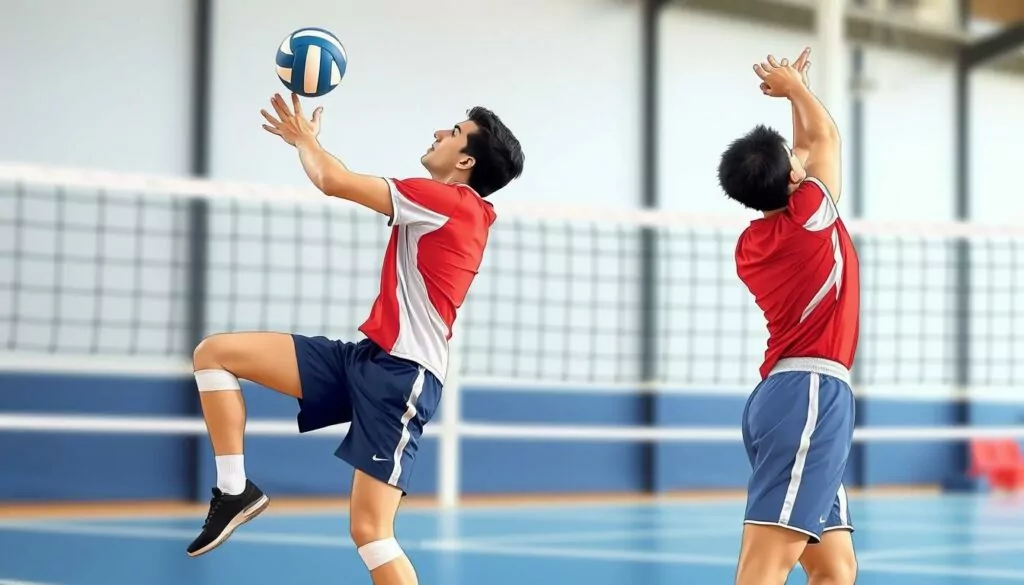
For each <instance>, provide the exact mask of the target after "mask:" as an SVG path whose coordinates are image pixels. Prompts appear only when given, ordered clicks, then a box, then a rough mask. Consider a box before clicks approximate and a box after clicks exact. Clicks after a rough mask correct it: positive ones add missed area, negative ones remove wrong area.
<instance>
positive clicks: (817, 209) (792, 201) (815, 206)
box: [786, 177, 839, 232]
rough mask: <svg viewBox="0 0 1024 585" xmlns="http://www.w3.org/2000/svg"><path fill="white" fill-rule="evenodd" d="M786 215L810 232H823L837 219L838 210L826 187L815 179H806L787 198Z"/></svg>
mask: <svg viewBox="0 0 1024 585" xmlns="http://www.w3.org/2000/svg"><path fill="white" fill-rule="evenodd" d="M786 211H787V213H788V214H789V215H790V217H792V218H793V219H794V220H795V221H796V222H797V223H799V224H801V225H803V227H804V228H805V229H807V230H808V231H812V232H817V231H821V230H824V229H826V228H828V227H830V226H831V225H833V224H834V223H835V222H836V221H837V220H838V219H839V209H838V208H837V207H836V204H835V202H834V201H833V200H832V197H831V195H829V192H828V187H826V186H825V184H824V183H822V182H821V180H819V179H817V178H815V177H807V178H806V179H804V181H803V182H802V183H801V184H800V186H799V187H797V188H796V190H794V191H793V193H792V194H790V196H789V204H788V206H787V210H786Z"/></svg>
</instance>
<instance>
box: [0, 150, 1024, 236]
mask: <svg viewBox="0 0 1024 585" xmlns="http://www.w3.org/2000/svg"><path fill="white" fill-rule="evenodd" d="M4 182H7V183H14V184H21V185H33V186H37V187H45V186H49V187H62V188H65V189H92V190H96V191H102V192H103V193H104V194H105V195H108V196H111V195H112V196H123V197H137V196H151V197H157V198H168V197H185V198H194V197H204V198H208V199H211V200H216V199H242V200H245V201H250V202H251V201H253V200H261V201H267V202H277V203H281V204H287V205H332V204H335V205H336V204H341V202H339V201H338V200H337V199H334V198H330V197H325V196H324V195H323V194H322V193H320V192H319V191H317V190H316V189H313V188H311V187H297V186H288V185H267V184H258V183H245V182H229V181H217V180H209V179H191V178H180V177H168V176H158V175H144V174H130V173H120V172H110V171H101V170H89V169H77V168H68V167H55V166H45V165H32V164H18V163H0V183H4ZM499 212H500V214H501V217H502V218H510V219H511V218H520V219H533V220H538V221H565V222H575V223H580V222H584V223H586V222H591V223H612V224H619V225H632V226H636V227H661V228H697V229H708V230H721V229H732V230H736V231H739V230H742V229H743V228H744V227H745V226H746V225H747V224H748V223H749V221H750V220H751V219H753V216H742V215H723V214H702V213H685V212H676V211H666V210H643V209H615V208H594V207H588V206H569V205H552V204H550V203H544V204H543V205H538V204H536V203H532V204H531V203H520V202H514V201H502V202H501V203H500V205H499ZM846 225H847V227H848V228H849V230H850V232H851V233H853V234H855V235H874V236H891V237H893V238H906V237H923V238H936V239H947V238H951V237H960V238H966V239H969V240H971V239H981V240H991V239H997V238H1024V226H1021V225H999V224H982V223H978V222H973V221H972V222H963V221H944V222H895V221H879V220H871V221H865V220H856V219H847V220H846Z"/></svg>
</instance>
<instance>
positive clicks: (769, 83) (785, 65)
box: [754, 55, 805, 97]
mask: <svg viewBox="0 0 1024 585" xmlns="http://www.w3.org/2000/svg"><path fill="white" fill-rule="evenodd" d="M754 73H756V74H757V76H758V77H760V78H761V81H762V83H761V91H762V92H763V93H764V94H765V95H767V96H771V97H789V96H790V95H792V94H793V92H794V90H796V89H797V88H798V87H800V86H802V85H805V83H804V75H803V72H801V71H798V70H797V68H796V67H794V66H793V65H791V64H790V63H789V60H788V59H783V60H782V63H780V62H778V61H776V60H775V57H774V56H773V55H768V60H767V61H764V62H761V63H758V64H756V65H754Z"/></svg>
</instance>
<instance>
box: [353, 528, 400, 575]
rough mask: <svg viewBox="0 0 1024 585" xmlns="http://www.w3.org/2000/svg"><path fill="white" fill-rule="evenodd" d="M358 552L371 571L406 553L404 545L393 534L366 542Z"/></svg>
mask: <svg viewBox="0 0 1024 585" xmlns="http://www.w3.org/2000/svg"><path fill="white" fill-rule="evenodd" d="M358 552H359V556H360V557H362V559H363V563H365V564H366V568H367V569H369V570H370V571H373V570H374V569H376V568H377V567H379V566H381V565H385V564H387V563H390V562H391V561H393V560H395V559H397V558H399V557H401V556H403V555H405V552H404V551H403V550H402V547H400V546H398V541H397V540H395V537H393V536H392V537H391V538H385V539H384V540H377V541H375V542H370V543H367V544H364V545H363V546H361V547H359V549H358Z"/></svg>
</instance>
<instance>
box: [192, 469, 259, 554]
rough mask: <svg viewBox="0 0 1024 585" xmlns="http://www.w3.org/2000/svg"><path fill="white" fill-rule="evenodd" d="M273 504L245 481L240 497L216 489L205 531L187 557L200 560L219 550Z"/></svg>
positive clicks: (193, 544) (253, 485)
mask: <svg viewBox="0 0 1024 585" xmlns="http://www.w3.org/2000/svg"><path fill="white" fill-rule="evenodd" d="M268 504H270V498H268V497H267V496H266V495H264V494H263V492H262V491H260V488H258V487H256V484H254V483H253V482H251V481H249V480H248V479H247V480H245V490H244V491H243V492H242V493H240V494H238V495H237V496H229V495H226V494H224V493H222V492H221V491H220V490H219V489H217V488H213V498H212V499H211V500H210V512H209V513H208V514H207V515H206V522H204V523H203V531H202V532H201V533H200V534H199V536H197V537H196V539H195V540H193V541H192V544H190V545H188V556H190V557H198V556H199V555H201V554H203V553H207V552H210V551H211V550H213V549H215V548H217V547H218V546H220V545H221V543H223V542H224V541H225V540H227V539H228V537H229V536H231V533H232V532H234V531H235V529H236V528H238V527H239V526H241V525H242V524H245V523H246V522H248V521H249V520H252V519H253V518H255V517H256V516H259V514H260V512H262V511H263V510H265V509H266V508H267V505H268Z"/></svg>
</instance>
